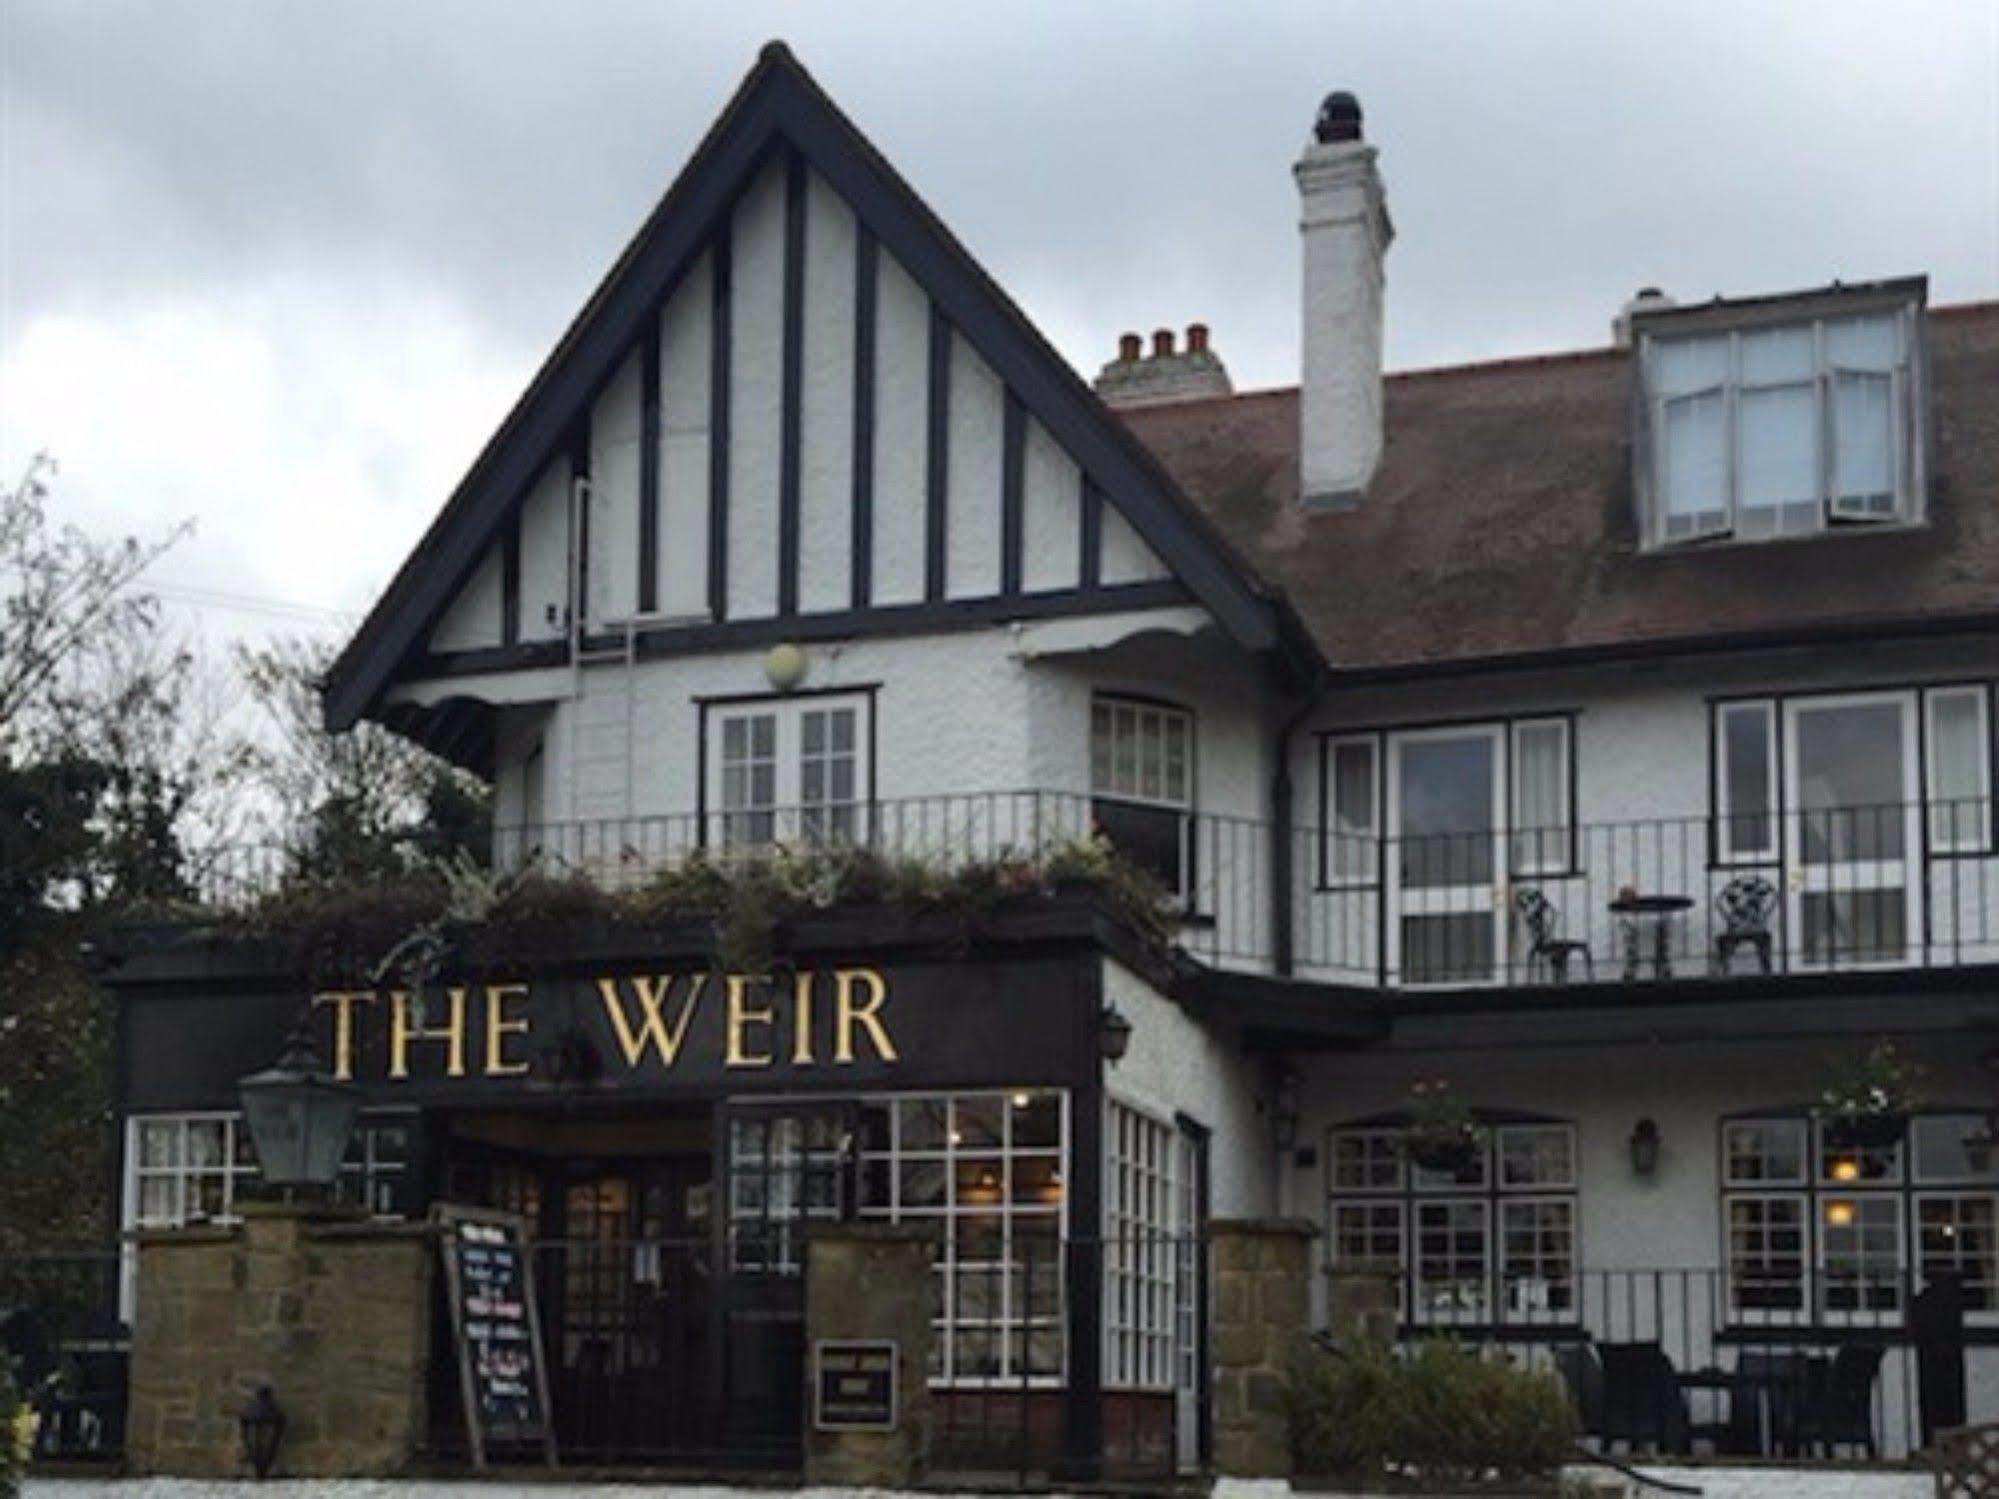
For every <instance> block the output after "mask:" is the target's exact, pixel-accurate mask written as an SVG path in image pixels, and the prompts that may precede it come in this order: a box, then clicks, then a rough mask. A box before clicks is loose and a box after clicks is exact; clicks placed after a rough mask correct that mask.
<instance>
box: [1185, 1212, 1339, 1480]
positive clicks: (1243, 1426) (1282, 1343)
mask: <svg viewBox="0 0 1999 1499" xmlns="http://www.w3.org/2000/svg"><path fill="white" fill-rule="evenodd" d="M1317 1232H1318V1230H1317V1229H1316V1228H1314V1227H1313V1226H1312V1225H1311V1224H1310V1223H1307V1222H1304V1221H1303V1220H1298V1219H1253V1218H1221V1219H1216V1220H1215V1221H1214V1222H1213V1223H1211V1224H1210V1225H1209V1226H1208V1237H1209V1240H1210V1242H1211V1243H1212V1245H1213V1248H1214V1278H1215V1296H1214V1306H1213V1313H1212V1315H1213V1317H1214V1356H1215V1369H1214V1430H1215V1453H1214V1464H1215V1472H1216V1473H1218V1474H1227V1475H1229V1476H1232V1477H1239V1478H1287V1477H1289V1476H1290V1474H1291V1431H1290V1425H1289V1422H1288V1421H1287V1420H1286V1417H1285V1411H1284V1389H1285V1385H1286V1382H1287V1381H1288V1380H1289V1378H1290V1374H1291V1365H1292V1362H1293V1360H1294V1359H1295V1358H1296V1357H1297V1356H1298V1354H1299V1353H1300V1352H1302V1351H1303V1350H1304V1348H1305V1347H1306V1346H1307V1337H1308V1335H1309V1333H1310V1330H1311V1329H1310V1322H1311V1304H1312V1288H1311V1274H1312V1239H1313V1237H1314V1235H1316V1234H1317Z"/></svg>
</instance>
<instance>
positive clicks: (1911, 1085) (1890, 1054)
mask: <svg viewBox="0 0 1999 1499" xmlns="http://www.w3.org/2000/svg"><path fill="white" fill-rule="evenodd" d="M1927 1075H1928V1073H1927V1071H1926V1070H1925V1068H1924V1067H1923V1065H1922V1064H1921V1063H1920V1062H1918V1061H1916V1060H1915V1059H1914V1058H1912V1057H1909V1056H1907V1055H1905V1054H1904V1053H1903V1051H1902V1049H1901V1048H1900V1047H1898V1046H1896V1044H1895V1043H1894V1042H1893V1041H1876V1042H1875V1043H1874V1044H1873V1045H1872V1046H1870V1047H1868V1048H1867V1050H1866V1051H1864V1052H1862V1053H1861V1054H1860V1055H1859V1056H1856V1057H1847V1058H1844V1059H1843V1060H1841V1061H1839V1062H1837V1063H1835V1065H1834V1067H1833V1069H1832V1075H1831V1077H1830V1078H1828V1080H1827V1082H1826V1086H1825V1090H1824V1091H1823V1092H1822V1093H1821V1094H1820V1095H1819V1112H1820V1113H1821V1114H1823V1115H1826V1116H1828V1117H1831V1118H1836V1119H1837V1118H1847V1119H1852V1118H1858V1117H1861V1116H1863V1115H1869V1114H1910V1113H1914V1112H1915V1111H1916V1110H1917V1109H1919V1108H1921V1107H1922V1106H1923V1080H1924V1078H1925V1077H1926V1076H1927Z"/></svg>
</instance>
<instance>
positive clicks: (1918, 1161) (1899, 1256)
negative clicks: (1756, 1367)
mask: <svg viewBox="0 0 1999 1499" xmlns="http://www.w3.org/2000/svg"><path fill="white" fill-rule="evenodd" d="M1721 1139H1722V1171H1723V1221H1724V1225H1725V1234H1726V1239H1727V1244H1726V1248H1727V1255H1728V1266H1727V1270H1728V1284H1729V1291H1728V1297H1729V1309H1730V1313H1731V1315H1733V1316H1736V1317H1740V1318H1744V1319H1747V1320H1755V1319H1757V1317H1758V1314H1761V1317H1762V1319H1763V1320H1769V1319H1770V1318H1771V1317H1772V1315H1773V1314H1774V1315H1775V1316H1776V1317H1778V1318H1779V1319H1781V1320H1805V1319H1809V1318H1812V1317H1818V1318H1823V1319H1825V1320H1827V1321H1830V1322H1835V1323H1838V1322H1846V1321H1854V1320H1867V1321H1879V1320H1881V1319H1882V1318H1891V1319H1892V1318H1896V1317H1899V1316H1901V1315H1902V1314H1903V1313H1904V1312H1906V1311H1907V1309H1908V1300H1909V1297H1910V1296H1911V1295H1913V1294H1915V1293H1917V1292H1920V1291H1921V1290H1922V1288H1923V1287H1924V1285H1925V1284H1927V1283H1928V1282H1929V1281H1930V1280H1931V1279H1933V1278H1934V1277H1935V1276H1936V1275H1938V1274H1940V1273H1944V1272H1949V1273H1953V1274H1956V1275H1958V1276H1960V1277H1961V1278H1962V1283H1963V1287H1964V1294H1965V1304H1966V1306H1967V1308H1968V1309H1970V1310H1972V1311H1999V1162H1995V1161H1994V1159H1993V1155H1994V1152H1993V1151H1992V1150H1991V1149H1990V1148H1989V1145H1988V1143H1987V1142H1988V1141H1989V1139H1990V1134H1989V1124H1988V1121H1987V1120H1986V1118H1985V1117H1984V1116H1983V1115H1980V1114H1969V1113H1959V1114H1925V1115H1919V1116H1917V1117H1916V1118H1914V1119H1912V1120H1911V1121H1910V1123H1909V1130H1908V1135H1907V1139H1906V1141H1905V1142H1904V1143H1903V1144H1900V1145H1889V1146H1882V1147H1864V1146H1850V1145H1844V1144H1839V1143H1835V1141H1834V1140H1833V1139H1831V1138H1829V1137H1828V1136H1827V1133H1826V1131H1825V1130H1823V1129H1822V1128H1819V1127H1818V1126H1817V1125H1815V1124H1814V1123H1813V1122H1812V1121H1811V1120H1809V1119H1807V1118H1804V1117H1802V1116H1798V1117H1791V1118H1784V1117H1769V1118H1757V1119H1732V1120H1726V1121H1724V1122H1723V1124H1722V1135H1721Z"/></svg>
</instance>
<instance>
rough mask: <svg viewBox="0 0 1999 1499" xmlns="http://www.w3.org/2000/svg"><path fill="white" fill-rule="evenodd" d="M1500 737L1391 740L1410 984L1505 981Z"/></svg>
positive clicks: (1404, 968) (1395, 941) (1393, 927)
mask: <svg viewBox="0 0 1999 1499" xmlns="http://www.w3.org/2000/svg"><path fill="white" fill-rule="evenodd" d="M1500 736H1501V730H1500V729H1499V728H1498V727H1496V726H1486V727H1480V728H1456V729H1426V730H1423V731H1421V732H1418V733H1409V734H1401V735H1397V736H1396V737H1395V738H1393V739H1392V740H1390V755H1391V758H1390V764H1389V777H1388V815H1389V831H1390V837H1391V839H1392V842H1391V844H1390V847H1391V849H1392V850H1393V859H1394V865H1395V868H1394V873H1393V878H1392V879H1391V882H1390V883H1391V893H1392V895H1393V898H1394V908H1393V910H1392V912H1391V913H1390V915H1391V919H1390V921H1389V941H1390V944H1391V946H1392V948H1393V950H1394V967H1395V969H1396V971H1397V972H1398V973H1399V974H1400V976H1401V981H1402V982H1403V983H1405V984H1487V983H1493V982H1495V981H1497V979H1498V978H1499V974H1500V965H1501V963H1502V961H1503V957H1504V953H1505V948H1506V924H1507V922H1506V896H1505V888H1504V878H1503V868H1502V865H1501V863H1500V858H1499V853H1500V850H1501V849H1502V848H1503V847H1504V846H1505V839H1506V826H1505V823H1506V796H1505V793H1504V781H1503V779H1502V777H1503V774H1504V770H1503V768H1504V765H1505V755H1504V753H1503V750H1504V744H1503V741H1502V739H1501V737H1500Z"/></svg>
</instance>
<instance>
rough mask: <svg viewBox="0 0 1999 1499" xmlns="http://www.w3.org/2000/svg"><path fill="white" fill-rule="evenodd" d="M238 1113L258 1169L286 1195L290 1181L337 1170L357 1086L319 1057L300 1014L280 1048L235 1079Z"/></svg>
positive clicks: (297, 1183)
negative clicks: (240, 1101)
mask: <svg viewBox="0 0 1999 1499" xmlns="http://www.w3.org/2000/svg"><path fill="white" fill-rule="evenodd" d="M236 1087H237V1091H238V1092H239V1093H240V1094H241V1095H242V1099H243V1117H244V1119H245V1120H246V1121H247V1122H248V1124H249V1126H250V1139H251V1141H252V1143H254V1144H255V1145H256V1147H257V1172H258V1174H259V1175H260V1176H262V1177H263V1179H264V1180H265V1181H267V1182H269V1183H270V1184H271V1185H272V1186H276V1187H283V1188H284V1189H285V1190H286V1193H287V1195H289V1193H290V1191H291V1190H292V1189H293V1188H295V1187H326V1186H330V1185H332V1183H333V1179H334V1178H335V1177H337V1176H338V1175H339V1174H340V1161H341V1158H342V1157H343V1156H345V1155H346V1154H347V1139H348V1136H350V1135H351V1134H353V1132H354V1114H355V1111H356V1110H357V1109H358V1108H359V1107H360V1102H361V1090H360V1089H358V1088H356V1087H355V1086H354V1085H353V1084H352V1083H343V1082H341V1081H340V1080H339V1079H337V1078H335V1077H334V1076H333V1075H332V1074H331V1073H329V1072H328V1071H327V1070H326V1068H325V1066H324V1065H323V1064H322V1063H321V1062H320V1059H319V1052H318V1050H317V1049H316V1048H315V1047H314V1046H313V1044H312V1032H311V1030H310V1028H309V1027H308V1024H307V1022H306V1021H303V1020H301V1021H300V1022H299V1024H298V1028H297V1029H295V1030H294V1031H293V1032H292V1033H291V1036H290V1038H289V1039H288V1040H286V1042H285V1049H284V1053H283V1054H282V1055H281V1056H279V1058H278V1059H277V1061H275V1062H273V1063H272V1064H271V1065H270V1066H269V1067H267V1068H265V1069H264V1070H263V1071H262V1072H253V1073H251V1074H250V1076H248V1077H246V1078H244V1079H243V1080H242V1081H241V1082H240V1083H238V1084H237V1085H236Z"/></svg>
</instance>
